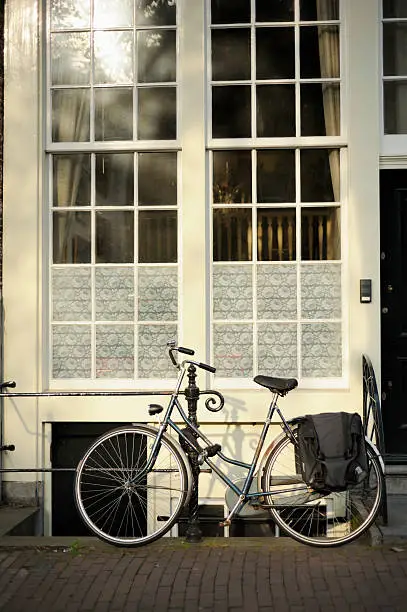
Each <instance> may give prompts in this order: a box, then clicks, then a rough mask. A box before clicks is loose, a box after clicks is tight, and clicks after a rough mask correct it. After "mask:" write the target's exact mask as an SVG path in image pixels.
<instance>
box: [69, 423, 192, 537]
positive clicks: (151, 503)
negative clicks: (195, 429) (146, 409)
mask: <svg viewBox="0 0 407 612" xmlns="http://www.w3.org/2000/svg"><path fill="white" fill-rule="evenodd" d="M157 435H158V430H157V429H156V428H154V427H150V426H148V425H138V424H136V425H133V426H128V427H120V428H118V429H114V430H112V431H109V432H107V433H105V434H104V435H102V436H100V437H99V438H98V439H97V440H96V441H95V442H94V443H93V444H92V445H91V446H90V447H89V449H88V450H87V451H86V453H85V455H84V456H83V458H82V459H81V461H80V462H79V464H78V467H77V470H76V478H75V491H74V494H75V503H76V507H77V509H78V512H79V514H80V516H81V518H82V520H83V521H84V523H85V525H87V527H88V528H89V529H90V531H91V532H93V533H94V534H95V535H96V536H97V537H98V538H100V539H102V540H105V541H106V542H109V543H110V544H114V545H115V546H128V547H136V546H143V545H144V544H149V543H150V542H153V541H154V540H157V539H158V538H160V537H161V536H163V535H164V534H165V533H167V532H168V531H169V530H170V529H171V527H172V526H173V525H174V523H175V522H176V520H177V518H178V516H179V514H180V512H181V510H182V508H183V506H184V504H185V503H186V502H187V500H188V498H189V493H190V486H191V471H190V468H189V465H188V462H187V459H186V457H185V456H184V453H183V451H182V450H181V448H180V447H179V446H178V444H176V443H175V442H174V441H172V440H171V439H170V438H169V437H168V436H166V435H164V436H163V437H162V440H161V445H160V448H159V449H158V454H157V459H156V462H155V464H154V467H153V469H152V470H150V471H149V472H146V471H145V466H146V463H147V459H148V455H149V452H148V451H149V450H151V448H152V445H153V443H154V441H155V439H156V437H157Z"/></svg>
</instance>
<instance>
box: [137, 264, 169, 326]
mask: <svg viewBox="0 0 407 612" xmlns="http://www.w3.org/2000/svg"><path fill="white" fill-rule="evenodd" d="M138 317H139V321H176V320H177V319H178V270H177V268H176V267H173V268H161V267H157V266H155V267H140V268H139V270H138Z"/></svg>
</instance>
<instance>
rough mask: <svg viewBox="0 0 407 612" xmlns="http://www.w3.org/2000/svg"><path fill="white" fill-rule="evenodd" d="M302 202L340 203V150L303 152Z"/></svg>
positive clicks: (310, 150)
mask: <svg viewBox="0 0 407 612" xmlns="http://www.w3.org/2000/svg"><path fill="white" fill-rule="evenodd" d="M301 200H302V202H334V201H335V202H339V200H340V156H339V149H309V150H302V151H301Z"/></svg>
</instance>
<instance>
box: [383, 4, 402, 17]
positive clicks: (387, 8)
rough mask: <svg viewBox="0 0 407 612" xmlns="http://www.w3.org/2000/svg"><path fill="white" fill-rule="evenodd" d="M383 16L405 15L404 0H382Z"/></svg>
mask: <svg viewBox="0 0 407 612" xmlns="http://www.w3.org/2000/svg"><path fill="white" fill-rule="evenodd" d="M383 17H385V18H392V17H407V4H406V1H405V0H383Z"/></svg>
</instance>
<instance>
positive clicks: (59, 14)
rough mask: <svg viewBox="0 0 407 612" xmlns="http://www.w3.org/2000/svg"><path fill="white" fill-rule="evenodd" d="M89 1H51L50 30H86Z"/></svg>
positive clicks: (88, 20)
mask: <svg viewBox="0 0 407 612" xmlns="http://www.w3.org/2000/svg"><path fill="white" fill-rule="evenodd" d="M89 25H90V0H51V28H52V29H55V30H62V29H64V28H65V29H70V28H72V29H73V28H88V27H89Z"/></svg>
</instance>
